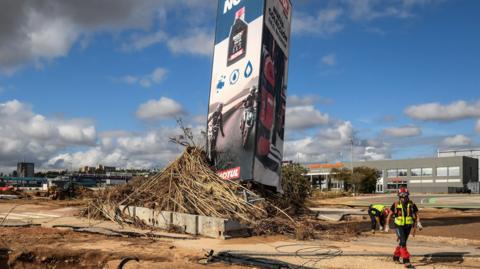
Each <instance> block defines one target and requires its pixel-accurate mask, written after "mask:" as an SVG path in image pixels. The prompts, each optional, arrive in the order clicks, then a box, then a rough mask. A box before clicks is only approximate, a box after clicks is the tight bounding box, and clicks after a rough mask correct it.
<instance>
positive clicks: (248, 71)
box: [243, 61, 253, 78]
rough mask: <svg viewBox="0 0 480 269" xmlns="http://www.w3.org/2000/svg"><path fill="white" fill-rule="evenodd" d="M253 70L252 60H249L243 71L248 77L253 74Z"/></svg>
mask: <svg viewBox="0 0 480 269" xmlns="http://www.w3.org/2000/svg"><path fill="white" fill-rule="evenodd" d="M252 71H253V66H252V62H250V61H248V63H247V66H245V72H244V73H243V75H244V76H245V77H246V78H248V77H249V76H250V75H251V74H252Z"/></svg>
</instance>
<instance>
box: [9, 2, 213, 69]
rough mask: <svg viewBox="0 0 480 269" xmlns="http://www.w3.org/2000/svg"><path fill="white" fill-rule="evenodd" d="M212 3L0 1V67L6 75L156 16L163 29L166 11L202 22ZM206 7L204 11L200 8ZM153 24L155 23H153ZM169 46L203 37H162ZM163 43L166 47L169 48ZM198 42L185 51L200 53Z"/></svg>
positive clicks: (157, 37) (147, 41) (151, 39)
mask: <svg viewBox="0 0 480 269" xmlns="http://www.w3.org/2000/svg"><path fill="white" fill-rule="evenodd" d="M214 7H215V3H214V1H201V0H191V1H180V2H179V1H173V0H165V1H153V0H139V1H131V0H101V1H97V0H83V1H63V0H42V1H23V0H20V1H1V2H0V40H2V42H1V43H0V71H2V72H6V73H12V72H14V71H15V70H17V69H18V68H19V67H21V66H22V65H24V64H30V63H36V64H39V65H41V63H42V62H44V61H48V60H51V59H55V58H58V57H62V56H66V55H67V54H68V53H69V51H70V50H71V48H72V46H73V45H74V44H75V43H76V42H79V43H81V44H86V43H87V42H82V41H83V40H88V38H89V36H91V35H94V34H96V33H99V32H109V33H118V32H120V31H123V30H142V31H147V32H148V31H150V30H151V28H154V27H153V26H154V25H155V24H154V22H155V21H156V20H157V21H158V22H159V24H161V25H160V27H163V28H165V29H168V27H166V25H165V24H166V23H167V22H168V20H163V21H161V17H162V16H161V14H164V15H163V17H165V16H166V15H165V14H167V13H168V12H169V11H174V10H177V12H182V14H184V15H185V17H186V18H187V19H185V21H186V23H196V24H194V25H198V22H199V21H200V19H202V20H207V19H206V17H205V15H196V14H198V13H208V14H211V13H213V12H214V11H213V9H214ZM206 11H208V12H206ZM155 27H157V26H155ZM168 37H169V38H168V40H169V41H170V42H171V43H172V44H177V45H178V44H181V43H180V42H181V41H186V42H195V41H205V40H207V39H208V37H207V36H204V35H201V33H197V35H196V38H192V39H189V38H187V37H186V36H185V37H183V36H180V37H177V36H176V35H175V34H172V35H168ZM165 40H166V39H165V36H164V35H163V34H162V31H160V32H158V33H157V34H154V35H147V36H146V37H145V38H143V39H141V40H139V41H138V42H137V43H136V44H135V46H134V49H137V50H138V49H142V48H145V47H148V46H150V45H151V44H155V43H158V42H160V41H165ZM172 46H173V45H169V48H173V47H172ZM204 46H205V45H203V43H202V44H200V46H199V44H196V45H195V46H192V47H196V48H195V49H188V48H186V47H184V48H183V49H184V50H185V51H187V52H188V53H201V54H205V53H206V52H205V50H204Z"/></svg>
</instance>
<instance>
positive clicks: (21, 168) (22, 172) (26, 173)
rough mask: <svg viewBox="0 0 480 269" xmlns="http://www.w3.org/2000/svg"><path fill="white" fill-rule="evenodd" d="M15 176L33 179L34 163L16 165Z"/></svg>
mask: <svg viewBox="0 0 480 269" xmlns="http://www.w3.org/2000/svg"><path fill="white" fill-rule="evenodd" d="M17 176H18V177H34V176H35V164H34V163H25V162H21V163H17Z"/></svg>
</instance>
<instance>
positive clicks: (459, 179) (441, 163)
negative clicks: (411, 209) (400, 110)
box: [305, 156, 479, 193]
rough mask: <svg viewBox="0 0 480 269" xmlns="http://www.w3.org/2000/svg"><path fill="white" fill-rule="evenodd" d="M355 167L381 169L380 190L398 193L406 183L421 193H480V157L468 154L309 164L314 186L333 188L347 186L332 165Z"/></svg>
mask: <svg viewBox="0 0 480 269" xmlns="http://www.w3.org/2000/svg"><path fill="white" fill-rule="evenodd" d="M352 166H353V167H360V166H366V167H370V168H375V169H377V170H378V171H379V178H378V181H377V187H376V192H377V193H388V192H396V191H397V190H398V188H399V187H400V186H403V185H406V186H407V187H408V189H409V190H410V191H411V192H420V193H457V192H466V191H471V192H478V189H475V188H472V187H471V186H472V184H473V185H474V184H475V183H478V182H479V179H478V175H479V170H478V159H475V158H471V157H466V156H454V157H440V158H418V159H405V160H380V161H363V162H353V163H348V164H345V163H337V164H307V165H305V167H306V168H307V169H308V170H309V172H308V173H307V176H309V177H310V180H311V182H312V184H313V186H316V187H318V188H321V189H333V190H336V189H343V182H341V180H340V181H338V180H334V179H332V172H331V170H332V168H337V169H342V168H347V169H351V168H352Z"/></svg>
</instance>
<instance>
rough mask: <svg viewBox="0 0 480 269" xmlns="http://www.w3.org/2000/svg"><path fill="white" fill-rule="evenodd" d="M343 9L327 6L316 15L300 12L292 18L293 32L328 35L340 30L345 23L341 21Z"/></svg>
mask: <svg viewBox="0 0 480 269" xmlns="http://www.w3.org/2000/svg"><path fill="white" fill-rule="evenodd" d="M342 13H343V10H342V9H340V8H326V9H321V10H319V11H318V12H317V13H316V14H315V15H313V16H312V15H309V14H305V13H301V12H298V13H296V14H295V15H294V16H293V19H292V32H293V33H297V34H318V35H320V36H328V35H331V34H334V33H337V32H340V31H341V30H342V29H343V28H344V25H343V23H341V22H340V18H341V15H342Z"/></svg>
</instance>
